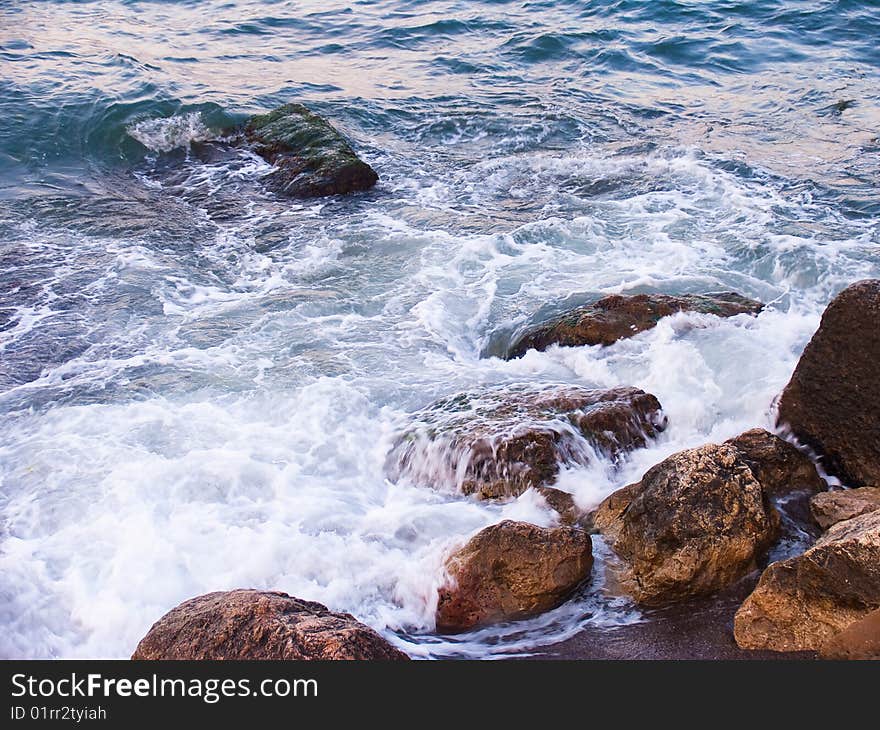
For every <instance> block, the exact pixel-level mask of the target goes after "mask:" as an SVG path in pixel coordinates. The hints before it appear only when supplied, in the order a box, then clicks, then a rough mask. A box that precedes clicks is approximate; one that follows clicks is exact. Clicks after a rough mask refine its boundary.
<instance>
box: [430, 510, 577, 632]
mask: <svg viewBox="0 0 880 730" xmlns="http://www.w3.org/2000/svg"><path fill="white" fill-rule="evenodd" d="M592 565H593V556H592V542H591V540H590V536H589V535H588V534H587V533H586V532H584V531H583V530H580V529H577V528H574V527H555V528H545V527H538V526H536V525H532V524H529V523H526V522H513V521H511V520H505V521H504V522H501V523H499V524H497V525H492V526H490V527H487V528H485V529H484V530H481V531H480V532H478V533H477V534H476V535H475V536H474V537H472V538H471V539H470V540H469V541H468V543H467V544H466V545H465V546H464V547H462V548H461V549H460V550H458V551H457V552H455V553H454V554H453V555H452V556H451V557H450V558H449V559H448V561H447V563H446V569H447V572H448V578H449V579H448V581H447V583H446V584H445V585H444V586H443V587H442V588H441V589H440V592H439V598H438V603H437V629H438V631H443V632H456V631H465V630H467V629H471V628H474V627H477V626H483V625H486V624H491V623H497V622H499V621H510V620H515V619H522V618H527V617H529V616H535V615H537V614H540V613H543V612H544V611H548V610H550V609H552V608H555V607H556V606H558V605H560V604H561V603H562V602H563V601H565V599H566V598H568V597H569V596H570V595H571V594H572V593H573V592H574V591H575V589H577V587H578V586H579V585H581V584H582V583H583V582H584V581H585V580H586V579H587V578H588V577H589V575H590V569H591V568H592Z"/></svg>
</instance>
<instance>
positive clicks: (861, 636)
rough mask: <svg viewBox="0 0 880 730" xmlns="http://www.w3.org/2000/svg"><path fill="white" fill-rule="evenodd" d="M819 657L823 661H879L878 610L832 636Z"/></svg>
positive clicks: (879, 613)
mask: <svg viewBox="0 0 880 730" xmlns="http://www.w3.org/2000/svg"><path fill="white" fill-rule="evenodd" d="M819 655H820V656H821V657H822V658H823V659H873V660H875V661H876V660H878V659H880V609H878V610H877V611H872V612H871V613H869V614H868V615H867V616H865V618H863V619H859V620H858V621H855V622H854V623H851V624H850V625H849V626H847V627H846V628H845V629H844V630H843V631H841V632H840V633H839V634H837V635H836V636H832V637H831V639H829V640H828V641H826V642H825V644H824V645H823V646H822V650H821V651H820V652H819Z"/></svg>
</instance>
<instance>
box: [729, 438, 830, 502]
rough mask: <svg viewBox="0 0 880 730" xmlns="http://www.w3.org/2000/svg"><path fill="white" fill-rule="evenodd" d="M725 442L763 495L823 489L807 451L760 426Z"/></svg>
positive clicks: (781, 494) (821, 480) (820, 478)
mask: <svg viewBox="0 0 880 730" xmlns="http://www.w3.org/2000/svg"><path fill="white" fill-rule="evenodd" d="M725 443H727V444H730V445H731V446H733V447H734V448H735V449H736V450H737V451H738V452H739V454H740V457H741V458H742V460H743V461H745V462H746V464H748V465H749V468H751V470H752V473H753V474H754V475H755V478H756V479H757V480H758V481H759V482H760V483H761V487H762V488H763V489H764V494H766V495H768V496H770V497H785V496H788V495H790V494H792V493H793V492H809V493H816V492H820V491H823V490H824V489H825V488H826V484H825V480H824V479H822V477H820V476H819V472H817V471H816V466H815V465H814V464H813V462H812V461H811V460H810V458H809V457H808V456H807V455H806V454H803V453H801V452H800V451H798V450H797V448H795V447H794V446H793V445H792V444H790V443H788V442H787V441H785V440H784V439H781V438H780V437H779V436H777V435H776V434H772V433H770V432H769V431H766V430H764V429H763V428H753V429H751V430H749V431H746V432H745V433H741V434H740V435H739V436H737V437H735V438H732V439H729V440H728V441H726V442H725Z"/></svg>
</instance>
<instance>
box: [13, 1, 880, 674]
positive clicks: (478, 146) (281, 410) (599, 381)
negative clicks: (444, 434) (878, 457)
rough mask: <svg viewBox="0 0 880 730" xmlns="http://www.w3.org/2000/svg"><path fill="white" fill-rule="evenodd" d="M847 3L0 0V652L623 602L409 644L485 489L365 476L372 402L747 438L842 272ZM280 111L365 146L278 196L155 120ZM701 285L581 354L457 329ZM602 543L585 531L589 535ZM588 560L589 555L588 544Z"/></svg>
mask: <svg viewBox="0 0 880 730" xmlns="http://www.w3.org/2000/svg"><path fill="white" fill-rule="evenodd" d="M878 38H880V3H878V2H849V1H845V0H838V1H834V2H779V1H770V2H760V3H757V2H755V3H750V2H721V1H719V0H711V1H707V2H696V1H690V2H685V1H683V0H676V1H672V0H651V1H650V2H648V1H639V2H636V1H635V0H619V1H617V2H611V1H609V2H564V1H559V0H556V1H554V2H504V1H500V0H499V1H489V0H483V1H474V0H469V1H468V2H449V1H440V0H437V1H427V0H425V1H422V0H410V1H406V0H384V1H379V2H367V1H363V2H338V1H337V0H321V2H269V1H265V2H258V1H257V0H232V1H223V0H210V1H208V2H122V1H118V0H117V1H111V0H107V1H104V2H61V1H60V0H53V1H33V2H24V1H22V2H2V1H0V120H2V123H0V515H2V516H0V656H3V657H126V656H128V655H129V654H130V653H131V652H132V650H133V649H134V647H135V646H136V644H137V642H138V640H139V639H140V638H141V637H142V636H143V635H144V634H145V632H146V631H147V630H148V629H149V627H150V625H151V624H152V623H153V622H154V621H155V620H156V619H158V618H159V617H160V616H161V615H162V614H163V613H165V612H166V611H167V610H169V609H170V608H171V607H173V606H175V605H176V604H177V603H179V602H180V601H182V600H184V599H186V598H189V597H192V596H195V595H199V594H202V593H206V592H209V591H215V590H225V589H230V588H236V587H254V588H264V589H277V590H283V591H286V592H288V593H290V594H292V595H295V596H299V597H302V598H306V599H312V600H317V601H320V602H322V603H325V604H326V605H328V606H329V607H331V608H332V609H335V610H341V611H347V612H350V613H352V614H353V615H355V616H356V617H357V618H359V619H360V620H362V621H365V622H367V623H369V624H370V625H372V626H373V627H375V628H376V629H378V630H379V631H381V632H382V633H383V634H384V635H385V636H387V637H388V638H389V639H390V640H392V641H393V642H394V643H395V644H396V645H398V646H400V647H402V648H404V649H405V650H406V651H407V652H408V653H409V654H410V655H412V656H413V657H425V658H428V657H434V658H443V657H487V658H488V657H501V656H507V655H510V654H534V653H540V652H541V648H542V647H543V646H546V645H548V644H549V643H552V642H554V641H559V640H561V639H564V638H566V637H568V636H571V635H573V634H575V633H577V632H578V631H579V630H581V629H582V628H583V627H584V626H587V625H593V626H599V627H602V626H608V627H613V626H616V625H620V624H622V623H627V622H634V621H641V620H644V616H643V615H642V614H641V613H640V612H639V611H638V610H637V609H636V608H635V607H634V606H632V605H631V604H629V603H627V601H626V600H624V599H620V598H617V599H613V598H609V597H608V596H606V595H605V593H604V592H603V590H602V584H603V576H602V572H601V570H600V569H599V568H598V567H597V569H596V572H595V575H594V579H593V582H592V583H591V585H590V586H588V587H586V588H584V589H583V590H582V591H581V592H580V593H579V594H578V595H577V596H575V597H574V598H573V599H572V600H571V601H569V602H568V603H566V604H565V605H564V606H562V607H561V608H559V609H557V610H555V611H552V612H550V613H548V614H545V615H544V616H542V617H540V618H538V619H535V620H531V621H526V622H520V623H515V624H509V625H503V626H498V627H493V628H488V629H483V630H480V631H476V632H472V633H469V634H463V635H459V636H441V635H437V633H436V632H435V630H434V624H433V613H434V607H435V602H436V589H437V586H438V584H439V582H440V581H441V580H442V564H443V559H444V556H445V555H446V554H447V553H448V551H449V550H450V549H452V548H454V547H455V546H456V545H459V544H461V543H462V542H463V541H464V540H466V539H467V538H468V537H469V536H470V535H472V534H473V533H475V532H476V531H477V530H479V529H480V528H482V527H484V526H486V525H489V524H492V523H494V522H497V521H499V520H501V519H503V518H512V519H525V520H529V521H533V522H537V523H538V524H542V525H549V524H552V523H553V519H554V517H553V513H551V512H550V511H549V510H548V509H547V508H546V506H545V505H544V504H543V502H542V500H541V499H540V498H539V497H537V495H535V494H534V493H532V492H527V493H526V494H525V495H523V497H521V498H520V499H518V500H517V501H515V502H511V503H508V504H503V505H499V504H483V503H479V502H476V501H473V500H470V499H467V498H463V497H461V496H459V495H457V494H455V493H454V492H453V491H451V490H443V489H439V490H437V489H431V488H429V487H427V486H425V485H422V484H417V483H400V484H392V483H390V482H389V481H388V480H387V479H386V478H385V472H384V462H385V455H386V453H387V452H388V450H389V448H390V446H391V445H392V443H393V440H394V437H395V434H396V433H398V432H399V430H400V429H401V428H402V427H403V426H404V425H405V423H406V415H407V414H408V413H411V412H413V411H416V410H418V409H420V408H422V407H424V406H425V405H427V404H428V403H430V402H431V401H433V400H435V399H438V398H442V397H445V396H448V395H452V394H454V393H456V392H458V391H461V390H464V389H472V388H476V387H480V386H483V385H486V386H490V385H501V384H505V383H533V384H534V383H538V384H540V383H576V384H580V385H585V386H590V387H603V388H604V387H611V386H618V385H633V386H637V387H640V388H643V389H645V390H648V391H650V392H652V393H654V394H655V395H657V397H658V398H659V399H660V401H661V403H662V404H663V407H664V410H665V413H666V415H667V416H668V418H669V428H668V429H667V431H666V432H665V433H664V434H663V435H662V436H661V437H660V438H659V439H658V440H657V441H656V442H654V443H653V444H652V445H651V446H650V447H649V448H647V449H644V450H640V451H637V452H635V453H633V454H631V455H630V457H629V458H628V459H627V460H626V461H625V463H624V464H623V465H622V466H621V467H620V468H617V469H613V468H612V467H611V465H610V464H609V463H606V462H603V461H602V460H601V459H600V460H598V461H594V463H593V466H591V467H588V468H585V467H579V468H568V469H565V470H564V471H563V473H562V474H561V476H560V480H559V484H558V486H559V487H560V488H562V489H565V490H567V491H570V492H572V493H573V494H574V495H575V497H576V499H577V500H578V502H579V503H580V504H581V505H582V506H590V505H594V504H596V503H597V502H598V501H599V500H600V499H601V498H602V497H603V496H605V495H607V494H608V493H610V492H611V491H613V490H614V489H616V488H618V487H620V486H622V485H625V484H628V483H630V482H632V481H635V480H637V479H638V478H639V477H640V476H641V474H642V473H643V472H644V471H645V469H646V468H648V467H649V466H651V465H652V464H655V463H656V462H658V461H660V460H661V459H662V458H664V457H665V456H667V455H668V454H671V453H673V452H675V451H677V450H680V449H683V448H688V447H693V446H697V445H700V444H703V443H706V442H708V441H719V440H723V439H726V438H728V437H731V436H734V435H736V434H738V433H739V432H741V431H743V430H745V429H747V428H751V427H754V426H765V427H772V424H773V422H774V420H775V419H774V415H773V412H772V404H773V399H774V397H775V396H776V395H777V394H778V393H779V391H780V390H781V388H782V387H783V386H784V385H785V383H786V382H787V380H788V378H789V377H790V375H791V372H792V369H793V368H794V365H795V363H796V362H797V359H798V356H799V355H800V352H801V351H802V349H803V347H804V346H805V344H806V342H807V341H808V340H809V338H810V336H811V334H812V333H813V331H814V330H815V328H816V326H817V325H818V322H819V318H820V316H821V312H822V310H823V308H824V307H825V305H826V304H827V303H828V302H829V300H830V299H831V298H832V297H833V296H834V294H835V293H836V292H838V291H839V290H840V289H842V288H843V287H844V286H846V285H847V284H848V283H851V282H853V281H855V280H857V279H861V278H865V277H876V276H880V247H878V245H880V228H878V225H880V43H878ZM288 101H300V102H303V103H305V104H307V105H308V106H309V107H311V108H312V109H314V110H315V111H317V112H319V113H321V114H323V115H325V116H326V117H327V118H328V119H330V120H331V121H332V122H333V123H334V124H335V125H336V126H337V127H338V128H339V129H340V130H341V131H343V132H344V133H345V134H346V135H347V136H348V137H349V138H350V140H351V141H352V143H353V145H354V146H355V147H356V149H357V150H358V152H359V153H360V154H361V156H362V157H363V158H364V159H365V160H367V161H368V162H369V163H370V164H371V165H373V166H374V167H375V169H376V170H377V171H378V173H379V175H380V176H381V181H380V183H379V184H378V186H377V187H376V188H374V189H373V190H372V191H370V192H368V193H365V194H359V195H354V196H350V197H347V198H327V199H322V200H311V201H291V200H285V199H281V198H277V197H275V196H273V195H272V194H271V193H270V192H268V191H267V190H266V188H265V186H264V185H263V183H262V181H261V177H262V176H263V175H264V174H265V173H266V172H267V171H268V170H269V167H268V165H267V164H266V163H265V162H263V161H262V160H260V159H259V158H257V157H255V156H253V155H251V154H249V153H247V152H241V153H240V154H237V155H234V156H233V157H232V158H231V159H223V160H219V161H218V160H211V159H205V158H202V157H199V156H198V155H195V154H193V152H192V150H193V147H192V145H193V143H195V142H198V141H199V140H203V139H209V138H211V137H212V136H215V135H217V134H218V133H219V132H220V131H221V130H223V129H226V128H228V127H230V126H234V125H235V124H238V123H240V122H242V121H244V120H245V119H246V118H247V116H248V115H250V114H253V113H256V112H260V111H265V110H268V109H270V108H272V107H275V106H277V105H279V104H282V103H285V102H288ZM719 290H734V291H737V292H740V293H741V294H744V295H746V296H750V297H754V298H757V299H760V300H762V301H763V302H766V303H767V305H768V306H767V308H766V309H765V311H763V312H762V313H761V314H760V315H759V316H758V317H756V318H752V317H748V316H738V317H734V318H731V319H727V320H722V319H717V318H714V317H707V316H700V315H684V314H682V315H676V316H675V317H671V318H667V319H665V320H663V321H661V323H660V325H659V326H658V327H656V328H655V329H653V330H651V331H648V332H645V333H642V334H640V335H638V336H636V337H634V338H632V339H630V340H626V341H621V342H619V343H617V344H615V345H613V346H611V347H607V348H597V347H580V348H569V349H559V348H555V349H551V350H550V351H548V352H544V353H538V352H534V351H533V352H530V353H529V354H528V355H527V356H525V357H523V358H522V359H519V360H515V361H510V362H506V361H503V360H501V359H498V358H497V357H491V356H490V355H491V353H493V352H497V351H498V348H499V347H500V345H499V343H502V344H503V342H505V341H506V339H508V338H509V337H510V335H511V333H513V332H514V331H516V330H517V329H518V328H522V327H523V326H525V325H527V324H528V323H530V322H535V321H539V320H540V319H541V318H542V317H546V316H548V315H550V314H552V313H555V312H558V311H561V310H563V309H565V308H566V307H571V306H573V305H575V304H579V303H583V302H588V301H592V300H594V299H596V298H598V297H600V296H602V295H605V294H609V293H637V292H664V293H684V292H707V291H719ZM595 551H596V553H597V554H598V556H599V557H600V558H601V557H602V555H603V554H604V553H605V552H606V551H607V548H606V547H605V546H604V545H603V544H602V542H601V540H596V541H595ZM600 562H601V561H600Z"/></svg>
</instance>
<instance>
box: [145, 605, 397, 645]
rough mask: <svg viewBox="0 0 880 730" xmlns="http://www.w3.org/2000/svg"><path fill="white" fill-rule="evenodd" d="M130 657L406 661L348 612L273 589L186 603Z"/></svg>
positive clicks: (160, 622) (161, 621)
mask: <svg viewBox="0 0 880 730" xmlns="http://www.w3.org/2000/svg"><path fill="white" fill-rule="evenodd" d="M131 658H132V659H408V658H409V657H407V656H406V654H404V653H403V652H401V651H399V650H398V649H395V648H394V647H393V646H392V645H391V644H390V643H388V641H386V640H385V639H383V638H382V637H381V636H380V635H379V634H377V633H376V632H375V631H373V629H371V628H370V627H369V626H365V625H364V624H362V623H360V622H358V621H356V620H355V619H354V617H352V616H349V615H348V614H347V613H333V612H332V611H330V610H329V609H327V607H326V606H322V605H321V604H320V603H313V602H311V601H302V600H300V599H298V598H292V597H290V596H288V595H287V594H286V593H278V592H274V591H255V590H234V591H225V592H218V593H208V594H206V595H204V596H199V597H197V598H191V599H190V600H188V601H184V602H183V603H181V604H180V605H179V606H177V607H176V608H173V609H171V610H170V611H169V612H168V613H166V614H165V615H164V616H163V617H162V618H160V619H159V620H158V621H157V622H156V623H155V624H153V627H152V628H151V629H150V631H149V632H148V633H147V635H146V636H145V637H144V638H143V639H142V640H141V642H140V643H139V644H138V646H137V649H136V650H135V652H134V654H132V657H131Z"/></svg>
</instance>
